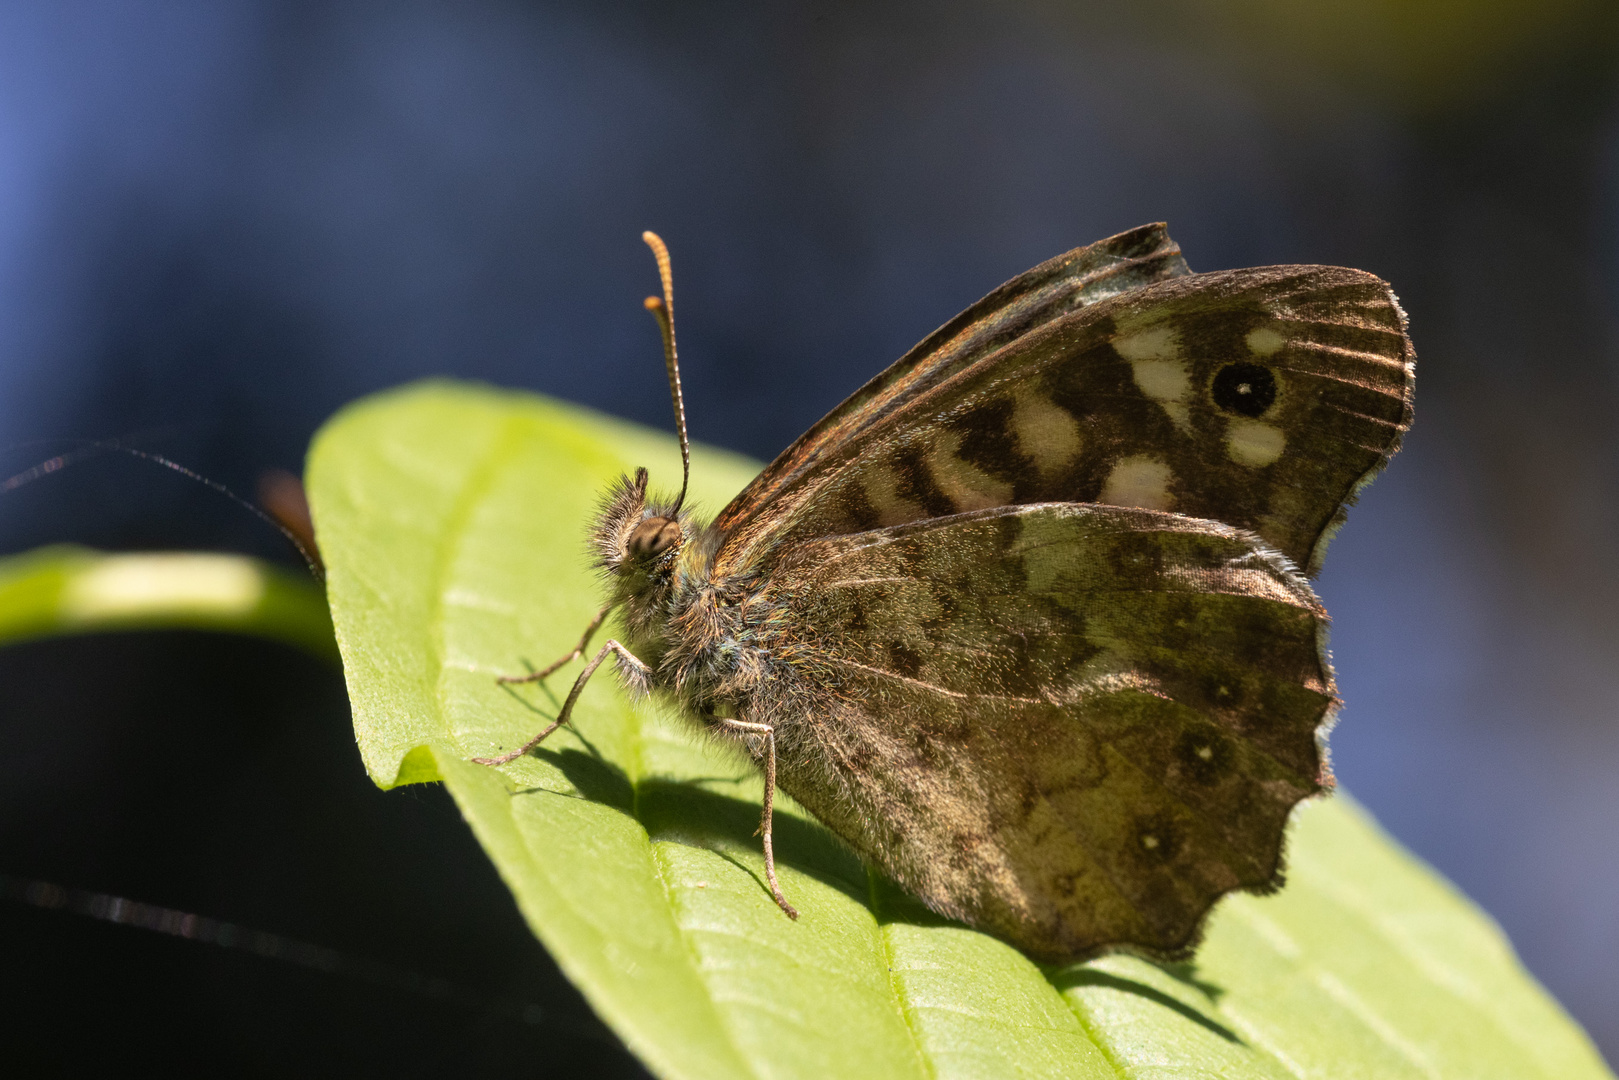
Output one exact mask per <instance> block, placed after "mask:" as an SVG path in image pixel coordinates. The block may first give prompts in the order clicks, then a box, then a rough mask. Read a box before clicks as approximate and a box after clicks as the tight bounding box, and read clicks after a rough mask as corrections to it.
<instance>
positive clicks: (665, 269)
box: [641, 230, 691, 515]
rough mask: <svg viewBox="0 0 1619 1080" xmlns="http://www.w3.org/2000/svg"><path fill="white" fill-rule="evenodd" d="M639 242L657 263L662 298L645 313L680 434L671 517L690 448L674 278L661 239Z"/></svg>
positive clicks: (645, 236)
mask: <svg viewBox="0 0 1619 1080" xmlns="http://www.w3.org/2000/svg"><path fill="white" fill-rule="evenodd" d="M641 239H642V240H645V241H646V246H647V247H649V248H651V249H652V255H653V257H654V258H656V259H657V260H658V276H659V277H660V278H662V279H663V298H662V299H661V300H660V299H659V298H658V297H656V296H649V297H647V298H646V309H647V310H648V311H650V312H652V317H653V318H655V319H657V320H658V329H659V330H661V331H663V362H664V365H665V366H666V367H668V369H669V395H670V397H672V398H673V399H674V403H675V430H676V431H678V432H679V433H680V498H678V499H676V500H675V505H674V508H673V509H672V510H670V511H669V513H670V514H671V515H674V514H677V513H679V512H680V507H681V504H682V503H684V502H685V501H686V485H687V483H688V482H690V480H691V444H690V443H689V442H688V441H687V440H686V399H685V398H684V397H682V396H681V393H680V360H679V359H678V358H677V356H676V354H675V276H674V273H673V272H672V271H671V270H670V269H669V248H668V247H667V246H666V245H665V244H664V242H663V238H662V237H660V236H659V235H658V234H657V233H655V232H652V231H650V230H649V231H647V232H644V233H642V234H641Z"/></svg>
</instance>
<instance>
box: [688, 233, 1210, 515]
mask: <svg viewBox="0 0 1619 1080" xmlns="http://www.w3.org/2000/svg"><path fill="white" fill-rule="evenodd" d="M1189 273H1191V271H1190V269H1188V267H1187V265H1186V260H1185V258H1183V257H1182V255H1181V249H1180V247H1179V246H1178V245H1177V244H1176V243H1175V242H1174V241H1173V240H1171V239H1170V238H1169V233H1168V230H1167V227H1166V226H1165V225H1164V224H1163V223H1161V222H1160V223H1157V224H1153V225H1143V226H1140V227H1139V228H1135V229H1131V230H1130V231H1128V232H1123V233H1120V234H1118V235H1117V236H1111V237H1109V238H1108V239H1106V240H1099V241H1097V242H1096V243H1094V244H1090V245H1088V246H1086V247H1081V248H1075V249H1074V250H1072V251H1069V252H1066V253H1065V254H1062V255H1059V256H1057V257H1056V258H1054V259H1049V260H1047V261H1046V262H1043V263H1041V264H1040V265H1039V266H1036V267H1034V268H1033V269H1032V270H1028V271H1025V272H1024V273H1022V274H1019V275H1018V276H1017V277H1015V278H1013V279H1012V280H1011V281H1008V282H1007V283H1006V284H1004V285H1002V286H1001V287H1000V288H998V289H996V290H995V291H994V292H992V293H990V294H989V295H988V296H986V297H984V298H983V299H982V300H980V301H978V302H977V303H976V304H974V305H973V306H972V307H970V308H968V309H967V310H966V311H963V312H962V313H961V314H960V315H957V316H956V317H955V318H953V319H951V320H950V321H949V322H947V323H945V324H944V325H943V326H941V327H940V328H939V329H938V330H936V331H934V332H933V333H932V334H930V335H928V336H927V337H926V338H925V339H923V340H922V341H921V342H920V343H919V344H917V346H916V347H915V348H913V349H911V351H910V352H908V353H906V354H905V355H904V356H902V357H901V358H900V359H899V360H897V361H895V362H894V363H893V364H891V365H889V366H888V367H887V368H886V369H885V370H884V371H882V372H881V373H880V374H878V375H877V376H876V377H875V378H873V379H872V380H871V381H870V382H868V383H866V385H864V386H862V387H861V388H860V389H859V390H857V391H855V392H854V393H853V394H851V395H850V396H849V397H848V398H847V399H846V400H845V401H844V402H843V403H842V404H841V405H839V406H838V407H837V408H835V409H833V410H832V411H831V412H830V413H828V414H827V415H826V416H825V417H823V418H822V419H821V421H820V422H819V423H817V424H816V425H815V426H814V427H812V428H810V429H809V430H808V431H806V432H805V433H804V434H803V435H801V436H799V438H798V439H797V440H796V441H795V442H794V443H793V445H792V446H790V447H788V448H787V449H786V450H785V451H783V452H782V453H781V454H780V455H779V456H778V457H777V458H776V460H775V461H773V462H771V464H770V465H769V466H768V467H767V468H766V469H765V470H764V471H763V472H762V473H760V474H759V476H758V477H757V478H755V479H754V481H753V482H752V483H751V484H749V485H748V487H747V488H746V489H745V490H744V491H743V492H742V493H741V494H740V495H738V496H737V497H736V498H735V499H734V500H732V502H731V504H730V505H729V506H727V507H726V508H725V510H724V511H723V512H722V513H721V514H720V517H719V518H718V520H716V521H715V523H714V525H715V528H716V529H717V530H718V531H720V532H721V533H725V534H732V533H735V534H744V533H748V532H751V531H752V530H753V529H754V528H755V526H757V525H758V524H760V521H759V518H758V514H759V512H760V510H761V508H762V507H763V506H764V504H766V503H767V502H769V501H771V500H772V499H775V498H776V497H778V496H779V495H780V494H781V493H782V492H783V491H785V490H787V489H790V488H792V487H794V486H796V485H797V484H798V483H799V482H800V481H801V480H802V479H803V478H804V477H805V476H806V475H808V474H811V473H813V472H814V470H816V469H818V468H820V467H821V462H822V460H823V459H824V458H826V457H827V456H828V455H830V454H831V453H833V452H834V451H836V450H837V449H838V448H839V447H841V446H843V445H844V444H846V443H847V442H849V441H850V440H852V439H854V438H857V437H858V436H859V435H860V434H861V433H862V432H864V431H866V430H867V429H869V428H871V427H872V426H873V425H875V424H878V423H880V422H881V421H882V419H883V418H884V417H886V416H888V415H890V414H891V413H892V412H893V411H894V410H895V409H897V408H898V407H899V406H900V405H901V404H903V403H904V402H905V401H907V400H910V399H911V398H914V397H916V396H917V395H918V394H920V393H922V392H924V391H926V390H928V389H929V388H931V387H933V386H937V385H938V384H939V383H940V382H942V381H943V380H945V379H946V378H948V377H949V376H951V375H953V374H955V373H957V372H959V371H961V370H962V369H963V368H965V367H967V366H968V365H970V364H972V363H974V362H975V361H977V360H980V359H982V358H983V357H985V356H987V355H989V354H991V353H993V352H996V351H998V350H1000V349H1002V348H1004V347H1005V346H1006V345H1008V344H1010V343H1012V342H1014V341H1016V340H1017V339H1018V338H1020V337H1023V336H1025V335H1027V334H1029V333H1031V332H1032V331H1034V330H1035V329H1037V328H1038V327H1040V326H1042V325H1044V324H1046V323H1049V322H1051V321H1052V320H1054V319H1057V318H1060V317H1062V316H1064V315H1067V314H1070V313H1071V312H1073V311H1076V310H1078V309H1080V308H1082V307H1084V306H1086V305H1088V304H1094V303H1096V302H1098V301H1101V300H1105V299H1107V298H1108V297H1112V296H1117V295H1119V294H1120V293H1124V292H1128V291H1130V290H1132V289H1138V288H1140V287H1141V286H1143V285H1149V284H1151V283H1153V282H1155V281H1165V280H1168V279H1170V278H1174V277H1181V276H1184V275H1186V274H1189Z"/></svg>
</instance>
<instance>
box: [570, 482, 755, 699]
mask: <svg viewBox="0 0 1619 1080" xmlns="http://www.w3.org/2000/svg"><path fill="white" fill-rule="evenodd" d="M666 523H672V524H666ZM595 536H596V544H597V548H598V552H599V556H600V564H601V566H602V569H603V570H604V571H606V573H605V577H606V579H607V596H606V600H607V602H608V604H609V605H611V607H612V608H613V610H614V611H615V612H616V613H617V614H618V616H619V619H620V620H621V625H622V628H623V634H622V641H623V644H624V646H625V647H626V648H628V649H629V651H630V652H631V653H633V654H634V655H635V656H636V657H637V658H639V659H640V660H641V661H642V662H643V663H644V664H646V666H647V667H648V668H649V669H650V670H651V674H650V676H649V677H648V678H646V679H644V680H643V679H637V678H634V677H626V679H625V681H626V683H627V684H628V685H629V688H630V689H631V690H632V691H650V692H653V693H656V694H658V695H659V696H660V697H665V698H667V699H670V700H672V701H673V702H675V703H676V704H678V705H679V706H680V707H681V711H682V712H683V713H685V714H686V715H687V716H689V717H691V718H694V719H697V720H699V721H701V722H705V723H704V726H706V727H710V728H715V727H717V726H718V725H716V723H715V721H716V720H717V719H718V718H724V717H730V718H746V717H747V715H748V714H750V713H752V712H754V711H755V697H756V694H757V691H758V690H759V689H760V687H761V686H762V685H763V684H764V683H765V681H766V680H767V679H769V678H771V677H773V676H774V677H777V678H782V677H785V676H786V675H787V673H786V672H785V671H783V670H781V664H780V662H779V660H778V653H779V652H780V644H781V643H780V642H779V641H778V640H776V638H777V632H778V631H779V628H780V627H781V626H782V625H783V623H784V619H783V618H782V617H781V616H782V606H783V605H782V603H781V601H780V599H779V598H773V597H772V596H771V595H769V593H768V590H766V589H765V588H763V587H762V586H761V585H760V584H759V582H758V580H757V579H747V578H741V577H735V576H725V577H716V576H715V575H714V572H713V554H714V551H715V549H716V548H717V547H718V546H719V537H718V536H717V535H716V534H715V533H714V531H713V530H712V529H711V528H709V527H708V526H706V525H704V524H701V523H699V522H697V521H695V520H693V519H691V518H690V517H688V516H686V515H681V514H678V512H671V511H669V510H667V509H666V508H663V507H658V506H649V505H647V504H646V503H645V502H644V496H643V493H642V491H641V490H640V489H639V488H638V487H637V485H636V484H635V483H634V482H631V481H626V482H624V483H623V484H622V485H620V486H619V487H618V488H616V489H615V490H614V491H612V492H610V493H609V496H608V499H607V502H606V505H605V506H604V508H603V511H602V514H601V516H600V517H599V518H598V521H597V527H596V530H595ZM648 536H651V537H653V540H654V542H655V543H658V544H665V545H666V546H664V547H662V548H661V549H657V550H647V547H648V545H647V544H646V543H645V542H642V543H641V547H640V548H638V546H637V545H638V541H642V538H645V537H648ZM620 672H621V674H624V675H626V676H632V673H629V672H626V671H625V670H624V669H623V668H622V667H621V668H620Z"/></svg>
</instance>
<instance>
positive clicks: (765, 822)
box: [720, 718, 798, 919]
mask: <svg viewBox="0 0 1619 1080" xmlns="http://www.w3.org/2000/svg"><path fill="white" fill-rule="evenodd" d="M720 723H721V724H724V725H725V726H726V727H728V728H730V729H731V730H732V731H742V732H747V733H749V734H753V735H763V736H764V737H765V806H764V813H763V814H762V815H760V819H759V835H761V836H763V837H764V840H765V880H766V881H768V882H769V883H770V895H771V896H773V897H775V900H776V906H777V907H779V908H781V910H783V911H785V912H786V913H787V917H788V918H789V919H796V918H798V909H797V908H795V907H793V905H791V904H789V903H788V902H787V898H786V897H785V896H783V895H782V894H781V886H780V885H778V884H777V883H776V850H775V846H774V845H773V844H772V843H771V839H770V824H771V821H772V819H774V817H775V806H776V729H775V728H773V727H771V726H770V725H769V724H757V723H753V722H751V721H748V720H732V719H729V718H721V719H720Z"/></svg>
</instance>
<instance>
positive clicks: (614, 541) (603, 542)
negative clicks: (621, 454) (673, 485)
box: [595, 469, 686, 577]
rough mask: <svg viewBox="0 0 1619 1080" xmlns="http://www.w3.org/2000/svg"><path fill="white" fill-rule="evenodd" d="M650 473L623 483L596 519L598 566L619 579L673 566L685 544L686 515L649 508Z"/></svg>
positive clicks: (674, 509)
mask: <svg viewBox="0 0 1619 1080" xmlns="http://www.w3.org/2000/svg"><path fill="white" fill-rule="evenodd" d="M646 487H647V471H646V470H645V469H636V470H635V478H634V479H633V480H632V479H630V478H628V477H626V478H624V479H623V480H620V481H619V482H618V484H617V485H616V486H615V487H614V488H613V489H612V490H611V491H610V492H608V495H607V499H606V501H605V503H604V504H603V507H602V511H601V515H600V516H599V517H598V518H597V520H596V532H595V541H596V545H595V546H596V553H597V559H598V562H599V565H600V566H601V567H602V569H604V570H606V571H607V572H608V573H609V574H612V575H615V576H617V577H640V576H652V575H658V574H661V573H664V572H666V571H667V570H668V568H669V567H671V566H672V565H673V564H674V561H675V558H676V557H677V556H678V555H679V554H680V549H681V547H682V546H683V545H684V544H685V541H686V527H685V519H684V516H683V515H682V514H681V513H680V510H679V507H678V504H677V505H675V506H654V505H648V503H647V497H646Z"/></svg>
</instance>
